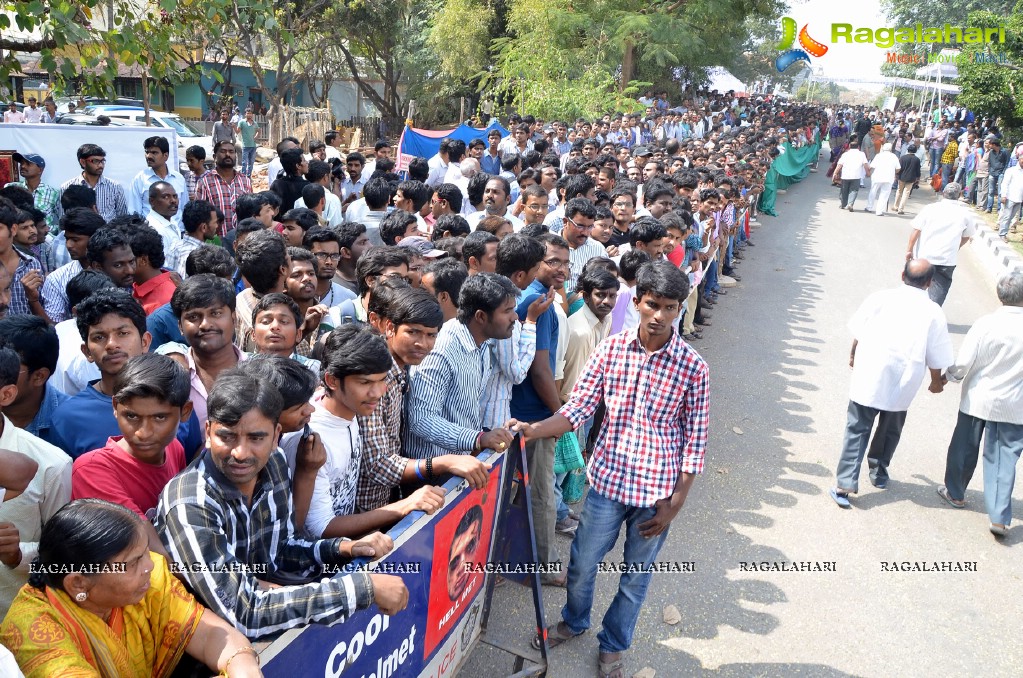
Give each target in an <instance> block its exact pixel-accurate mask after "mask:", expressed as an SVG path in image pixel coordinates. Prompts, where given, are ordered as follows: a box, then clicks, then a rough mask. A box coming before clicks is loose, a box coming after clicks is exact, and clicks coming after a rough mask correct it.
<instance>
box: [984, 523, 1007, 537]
mask: <svg viewBox="0 0 1023 678" xmlns="http://www.w3.org/2000/svg"><path fill="white" fill-rule="evenodd" d="M988 529H989V530H991V534H993V535H995V536H996V537H1004V536H1006V535H1007V534H1009V527H1008V526H1007V525H999V524H998V523H991V527H989V528H988Z"/></svg>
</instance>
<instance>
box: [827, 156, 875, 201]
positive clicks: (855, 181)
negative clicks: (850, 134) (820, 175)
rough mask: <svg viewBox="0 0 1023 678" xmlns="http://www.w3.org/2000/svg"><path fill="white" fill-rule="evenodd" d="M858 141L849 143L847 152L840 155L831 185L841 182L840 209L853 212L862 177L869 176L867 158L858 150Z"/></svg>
mask: <svg viewBox="0 0 1023 678" xmlns="http://www.w3.org/2000/svg"><path fill="white" fill-rule="evenodd" d="M859 145H860V143H859V141H858V140H856V139H853V140H851V141H850V142H849V150H848V151H846V152H845V153H843V154H842V157H840V158H839V159H838V164H837V165H836V166H835V173H834V179H832V183H836V184H837V183H838V182H839V180H841V182H842V192H841V198H842V206H841V208H840V209H844V210H849V211H850V212H852V211H853V203H854V202H856V196H857V194H858V193H859V192H860V182H861V181H863V177H865V176H868V175H869V174H870V165H868V164H867V156H865V155H863V151H861V150H860V148H859Z"/></svg>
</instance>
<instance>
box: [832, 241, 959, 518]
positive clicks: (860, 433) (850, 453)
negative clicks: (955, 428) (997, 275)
mask: <svg viewBox="0 0 1023 678" xmlns="http://www.w3.org/2000/svg"><path fill="white" fill-rule="evenodd" d="M933 274H934V267H933V266H931V264H930V263H928V262H927V261H925V260H923V259H913V260H911V261H908V262H906V266H905V268H904V269H903V271H902V281H903V283H904V284H903V285H900V286H899V287H897V288H894V289H890V290H882V291H880V292H876V293H874V294H872V295H870V296H869V297H868V298H867V299H866V301H864V302H863V305H862V306H860V308H859V310H858V311H857V312H856V314H855V315H854V316H853V317H852V319H851V320H850V321H849V329H850V330H851V331H852V334H853V344H852V350H851V354H850V356H849V366H850V367H852V370H853V374H852V384H851V386H850V389H849V417H848V423H847V424H846V429H845V443H844V445H843V447H842V454H841V457H840V458H839V460H838V470H837V472H836V473H835V475H836V479H835V487H833V488H832V489H831V490H830V491H829V493H830V495H831V498H832V499H833V500H834V501H835V503H836V504H838V505H839V506H840V507H842V508H850V506H851V504H850V503H849V495H850V494H856V493H857V492H859V476H860V465H861V464H862V463H863V454H864V452H866V451H867V441H868V440H869V439H870V431H871V429H872V428H873V427H874V420H875V419H878V424H877V430H876V431H874V437H873V440H871V441H870V453H869V455H868V458H867V461H868V465H869V466H870V482H871V483H873V485H874V486H875V487H877V488H878V489H884V488H885V487H887V485H888V466H889V465H890V464H891V461H892V456H893V455H894V454H895V448H896V446H897V445H898V444H899V438H900V437H901V436H902V427H903V425H905V423H906V412H907V410H909V405H910V403H911V402H912V401H913V398H914V396H916V392H917V391H918V390H919V389H920V384H921V383H922V382H923V378H924V374H925V372H926V371H927V370H930V374H931V383H930V386H929V387H928V390H929V391H930V392H931V393H941V391H942V387H943V382H942V376H941V371H942V370H943V369H945V368H946V367H948V366H949V365H951V364H952V359H953V357H954V356H953V353H952V340H951V339H950V338H949V335H948V324H947V323H946V321H945V316H944V314H943V313H942V312H941V308H940V307H939V306H938V305H937V304H935V303H934V302H933V301H931V300H930V299H928V297H927V293H926V289H927V287H928V285H930V284H931V278H932V276H933Z"/></svg>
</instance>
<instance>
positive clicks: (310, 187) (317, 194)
mask: <svg viewBox="0 0 1023 678" xmlns="http://www.w3.org/2000/svg"><path fill="white" fill-rule="evenodd" d="M326 197H327V191H326V189H324V188H323V186H321V185H320V184H306V185H305V186H303V187H302V202H304V203H305V205H306V207H307V208H308V209H310V210H312V209H313V206H314V205H319V204H320V201H322V200H324V199H325V198H326ZM292 211H294V210H292ZM288 214H291V212H289V213H288ZM313 214H315V212H313ZM286 216H287V215H285V217H286ZM305 230H308V229H305Z"/></svg>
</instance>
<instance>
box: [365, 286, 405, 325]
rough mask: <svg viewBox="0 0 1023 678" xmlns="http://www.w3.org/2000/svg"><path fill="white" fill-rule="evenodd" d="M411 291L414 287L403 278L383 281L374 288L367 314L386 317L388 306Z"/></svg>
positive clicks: (367, 305) (367, 306)
mask: <svg viewBox="0 0 1023 678" xmlns="http://www.w3.org/2000/svg"><path fill="white" fill-rule="evenodd" d="M410 289H412V287H411V286H410V285H409V284H408V281H407V280H403V279H401V278H386V279H384V280H381V281H380V282H378V283H377V284H376V285H375V286H374V287H373V294H371V295H369V303H367V304H366V312H367V313H373V314H376V315H377V316H379V317H381V318H384V317H386V316H387V308H388V306H390V305H391V303H393V302H394V301H395V300H396V299H397V298H398V297H400V296H401V295H403V294H405V293H406V292H408V291H409V290H410Z"/></svg>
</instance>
